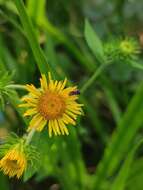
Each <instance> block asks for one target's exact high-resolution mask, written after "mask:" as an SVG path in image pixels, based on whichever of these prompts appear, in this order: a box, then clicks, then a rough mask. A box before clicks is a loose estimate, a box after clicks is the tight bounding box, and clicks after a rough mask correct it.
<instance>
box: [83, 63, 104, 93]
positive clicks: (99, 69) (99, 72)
mask: <svg viewBox="0 0 143 190" xmlns="http://www.w3.org/2000/svg"><path fill="white" fill-rule="evenodd" d="M106 65H107V64H102V65H100V66H99V67H98V69H97V70H96V71H95V73H94V74H93V75H92V76H91V78H90V79H89V80H88V81H87V82H86V83H85V84H84V85H83V87H82V88H81V93H82V94H83V93H84V92H85V91H86V90H87V89H88V88H89V87H90V86H91V85H92V83H93V82H94V81H95V79H97V77H98V76H99V75H100V74H101V73H102V71H103V70H104V69H105V67H106Z"/></svg>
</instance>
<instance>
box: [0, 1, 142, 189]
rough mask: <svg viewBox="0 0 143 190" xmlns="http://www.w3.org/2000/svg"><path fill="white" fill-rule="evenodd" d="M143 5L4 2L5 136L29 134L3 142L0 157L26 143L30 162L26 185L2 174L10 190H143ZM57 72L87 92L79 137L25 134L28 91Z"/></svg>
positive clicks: (1, 76)
mask: <svg viewBox="0 0 143 190" xmlns="http://www.w3.org/2000/svg"><path fill="white" fill-rule="evenodd" d="M94 4H95V5H94ZM135 4H136V6H135ZM142 5H143V4H142V3H141V2H138V3H135V1H130V2H129V1H118V0H117V1H105V0H103V1H101V2H100V1H96V2H95V3H93V2H92V1H83V0H80V1H78V2H77V1H76V0H74V1H72V0H69V1H66V0H64V1H62V0H61V1H58V2H56V1H53V2H52V1H50V2H48V1H46V0H40V1H35V0H26V1H23V0H14V1H12V0H7V1H3V0H0V6H1V7H0V9H1V10H0V27H1V28H0V104H1V108H2V109H3V110H2V112H0V129H1V128H4V127H6V126H8V127H9V128H8V129H9V130H10V131H15V132H16V133H17V134H18V135H20V136H21V137H18V136H17V135H12V136H9V138H7V139H5V141H3V140H2V141H0V142H1V143H3V144H1V145H0V156H1V157H2V156H3V155H4V154H5V153H6V152H7V151H8V150H9V149H10V148H12V147H13V146H14V145H15V144H17V143H22V146H24V150H25V153H26V155H27V159H28V167H27V170H26V171H25V173H24V175H23V179H22V180H21V183H19V184H18V185H15V184H14V183H13V181H10V182H9V180H7V179H6V178H5V176H3V175H0V184H1V189H2V190H4V189H6V190H7V189H14V190H17V189H27V188H28V187H32V189H35V190H36V189H39V188H41V186H42V188H43V189H54V188H56V187H57V186H58V187H57V188H59V189H63V190H84V189H86V190H126V189H128V190H142V187H143V180H142V178H143V158H142V144H141V143H142V140H141V141H140V139H142V126H143V98H142V97H143V83H142V80H143V75H142V72H143V62H142V47H141V46H142V43H143V42H142V34H141V32H140V31H141V28H140V26H141V23H142V21H143V19H142V18H143V17H142V14H141V11H136V10H138V9H140V7H142ZM130 7H132V8H130ZM133 7H135V8H134V10H132V9H133ZM76 10H77V11H76ZM141 10H142V9H141ZM77 15H78V16H77ZM85 18H87V19H86V20H85ZM84 20H85V23H84ZM90 23H92V25H91V24H90ZM94 26H96V27H95V28H94ZM83 28H84V29H83ZM134 28H136V30H138V29H139V31H134ZM83 30H84V31H83ZM95 31H96V32H95ZM83 33H84V36H83ZM136 33H138V34H139V35H140V40H139V39H138V38H137V36H136V35H132V34H136ZM98 34H100V37H99V35H98ZM120 36H124V38H122V37H120ZM107 39H108V40H107ZM27 42H28V43H27ZM89 50H90V51H89ZM35 63H36V64H35ZM106 63H107V64H106ZM48 71H51V72H52V74H54V78H55V79H56V80H58V79H63V78H64V77H65V76H66V77H68V79H69V84H70V83H72V84H73V83H76V84H77V85H79V86H80V93H81V95H80V102H81V103H83V104H84V116H82V117H81V118H80V119H79V120H78V122H77V126H76V127H73V126H68V128H69V131H70V135H69V136H59V137H52V138H49V137H48V132H47V129H46V128H45V129H44V130H43V131H42V132H41V133H36V132H34V133H33V134H31V133H29V132H25V129H26V128H27V127H28V125H29V119H30V118H28V119H25V118H23V109H20V108H19V107H18V104H19V103H20V97H21V96H23V95H25V92H24V90H25V88H24V86H23V84H27V83H33V84H35V85H36V86H39V76H40V73H45V74H47V73H48ZM11 73H12V74H11ZM12 81H14V83H13V82H12ZM6 103H7V106H5V105H6ZM15 111H16V112H17V113H18V114H15ZM2 113H3V115H4V119H3V120H4V122H3V120H1V114H2ZM10 116H11V117H12V119H11V117H10ZM13 120H14V122H13ZM1 123H2V124H1ZM1 133H2V132H1V130H0V140H1ZM8 133H9V131H8ZM27 139H28V140H27ZM31 178H32V180H31ZM45 182H46V183H45ZM9 183H10V184H12V185H10V188H9ZM43 184H44V185H43ZM32 185H33V186H32ZM11 186H12V188H11Z"/></svg>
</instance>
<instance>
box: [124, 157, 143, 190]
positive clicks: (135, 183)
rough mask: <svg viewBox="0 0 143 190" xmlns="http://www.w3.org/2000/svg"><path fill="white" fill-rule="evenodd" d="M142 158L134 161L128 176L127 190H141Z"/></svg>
mask: <svg viewBox="0 0 143 190" xmlns="http://www.w3.org/2000/svg"><path fill="white" fill-rule="evenodd" d="M142 179H143V158H140V159H138V160H135V162H134V164H133V166H132V170H131V173H130V176H129V178H128V181H127V185H126V186H127V189H130V190H134V188H135V187H136V190H142V187H143V180H142Z"/></svg>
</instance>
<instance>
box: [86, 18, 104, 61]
mask: <svg viewBox="0 0 143 190" xmlns="http://www.w3.org/2000/svg"><path fill="white" fill-rule="evenodd" d="M84 35H85V39H86V42H87V44H88V46H89V48H90V49H91V51H92V52H93V54H94V55H95V57H96V58H97V59H98V61H99V62H101V63H103V62H104V61H105V59H104V51H103V45H102V42H101V40H100V39H99V37H98V36H97V34H96V33H95V31H94V30H93V28H92V26H91V25H90V23H89V22H88V20H85V30H84Z"/></svg>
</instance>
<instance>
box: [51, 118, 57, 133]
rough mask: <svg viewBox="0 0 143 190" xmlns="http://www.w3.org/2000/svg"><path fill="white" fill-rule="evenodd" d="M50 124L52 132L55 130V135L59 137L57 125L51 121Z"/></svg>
mask: <svg viewBox="0 0 143 190" xmlns="http://www.w3.org/2000/svg"><path fill="white" fill-rule="evenodd" d="M50 123H51V127H52V130H53V132H54V134H55V135H56V136H57V135H58V134H57V130H56V128H55V125H54V122H53V120H51V122H50Z"/></svg>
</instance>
